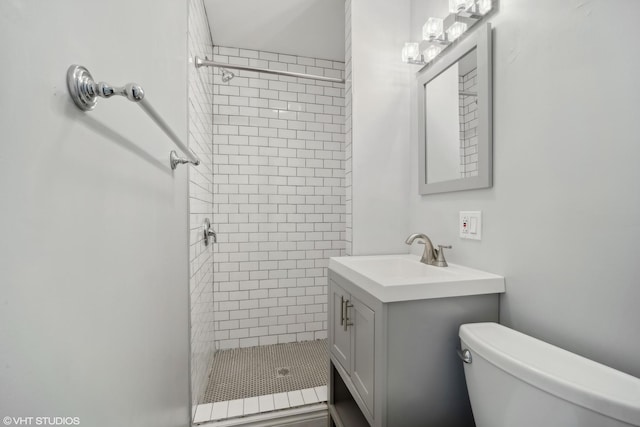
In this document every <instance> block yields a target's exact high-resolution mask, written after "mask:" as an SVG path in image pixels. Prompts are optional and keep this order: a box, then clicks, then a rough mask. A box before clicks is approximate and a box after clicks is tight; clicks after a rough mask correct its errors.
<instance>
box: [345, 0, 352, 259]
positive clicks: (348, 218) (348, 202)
mask: <svg viewBox="0 0 640 427" xmlns="http://www.w3.org/2000/svg"><path fill="white" fill-rule="evenodd" d="M344 19H345V23H344V24H345V25H344V56H345V90H344V113H345V120H344V159H345V160H344V170H345V176H344V180H345V210H346V215H345V254H346V255H352V250H351V242H352V236H353V234H352V233H353V229H352V227H351V224H352V218H353V217H352V207H353V205H352V186H351V183H352V180H351V179H352V175H351V172H352V163H351V153H352V150H351V141H352V133H351V99H352V98H351V0H346V1H345V2H344Z"/></svg>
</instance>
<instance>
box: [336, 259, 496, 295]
mask: <svg viewBox="0 0 640 427" xmlns="http://www.w3.org/2000/svg"><path fill="white" fill-rule="evenodd" d="M329 269H330V270H332V271H333V272H335V273H337V274H339V275H340V276H342V277H344V278H345V279H347V280H349V281H351V282H353V283H354V284H356V285H357V286H359V287H360V288H362V289H363V290H365V291H366V292H368V293H369V294H371V295H372V296H374V297H375V298H377V299H378V300H380V301H382V302H397V301H412V300H419V299H431V298H447V297H458V296H465V295H481V294H496V293H503V292H505V284H504V277H502V276H498V275H496V274H492V273H487V272H485V271H481V270H475V269H473V268H468V267H463V266H461V265H457V264H449V266H448V267H435V266H432V265H426V264H423V263H421V262H420V257H419V256H416V255H374V256H350V257H334V258H329Z"/></svg>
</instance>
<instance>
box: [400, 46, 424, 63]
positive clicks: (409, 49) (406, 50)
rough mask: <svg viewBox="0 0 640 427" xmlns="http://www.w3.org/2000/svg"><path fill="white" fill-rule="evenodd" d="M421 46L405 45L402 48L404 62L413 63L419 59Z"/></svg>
mask: <svg viewBox="0 0 640 427" xmlns="http://www.w3.org/2000/svg"><path fill="white" fill-rule="evenodd" d="M419 54H420V45H419V44H418V43H405V44H404V47H403V48H402V62H411V61H415V60H417V59H418V55H419Z"/></svg>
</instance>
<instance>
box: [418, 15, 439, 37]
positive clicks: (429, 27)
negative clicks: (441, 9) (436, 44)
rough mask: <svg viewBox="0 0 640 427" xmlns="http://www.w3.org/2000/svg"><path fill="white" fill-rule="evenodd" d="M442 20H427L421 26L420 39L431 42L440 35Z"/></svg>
mask: <svg viewBox="0 0 640 427" xmlns="http://www.w3.org/2000/svg"><path fill="white" fill-rule="evenodd" d="M442 25H443V20H442V19H440V18H429V19H427V22H425V24H424V25H423V26H422V39H423V40H433V39H436V38H438V37H440V34H442Z"/></svg>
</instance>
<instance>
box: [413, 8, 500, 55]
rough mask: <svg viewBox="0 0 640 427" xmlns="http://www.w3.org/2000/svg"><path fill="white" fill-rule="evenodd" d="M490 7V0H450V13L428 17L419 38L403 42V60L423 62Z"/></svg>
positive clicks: (471, 24) (437, 52)
mask: <svg viewBox="0 0 640 427" xmlns="http://www.w3.org/2000/svg"><path fill="white" fill-rule="evenodd" d="M492 7H493V0H449V11H450V13H449V15H447V16H446V17H445V18H444V19H440V18H434V17H430V18H429V19H427V22H425V23H424V25H423V26H422V41H421V42H420V43H405V45H404V48H403V49H402V62H404V63H407V64H415V65H426V64H427V63H429V62H430V61H432V60H433V59H435V58H436V57H437V56H438V55H439V54H440V52H442V51H443V50H444V49H445V48H446V47H447V46H449V45H450V44H451V43H453V42H454V41H456V40H457V39H458V38H459V37H460V36H462V35H463V34H464V33H465V32H466V31H467V29H469V28H471V27H473V26H474V25H475V24H476V23H477V22H478V21H480V19H482V17H483V16H485V15H486V14H487V13H489V12H490V11H491V9H492ZM420 52H423V55H421V54H420ZM425 61H426V62H425Z"/></svg>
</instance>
